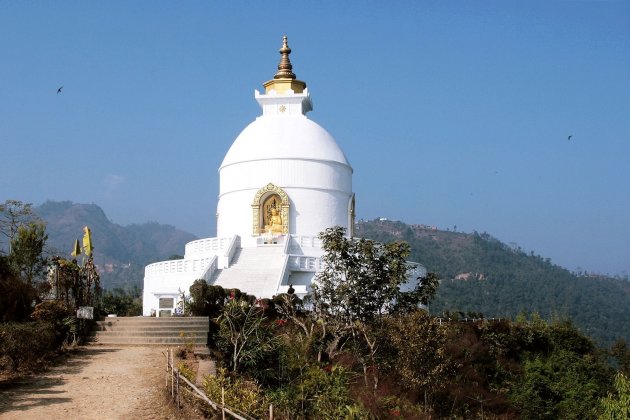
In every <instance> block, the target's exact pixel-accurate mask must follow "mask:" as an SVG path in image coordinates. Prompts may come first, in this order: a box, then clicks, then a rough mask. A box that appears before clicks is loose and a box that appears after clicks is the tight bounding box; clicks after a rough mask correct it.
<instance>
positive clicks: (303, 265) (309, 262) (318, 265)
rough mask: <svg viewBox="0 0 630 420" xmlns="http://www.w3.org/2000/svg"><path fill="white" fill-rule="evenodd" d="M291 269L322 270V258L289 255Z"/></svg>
mask: <svg viewBox="0 0 630 420" xmlns="http://www.w3.org/2000/svg"><path fill="white" fill-rule="evenodd" d="M289 269H291V270H293V271H321V269H322V260H321V258H318V257H307V256H304V255H289Z"/></svg>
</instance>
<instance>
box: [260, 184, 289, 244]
mask: <svg viewBox="0 0 630 420" xmlns="http://www.w3.org/2000/svg"><path fill="white" fill-rule="evenodd" d="M289 207H290V204H289V196H288V195H287V193H286V192H284V190H283V189H282V188H280V187H278V186H276V185H274V184H272V183H269V184H267V185H265V186H264V187H262V188H261V189H260V190H258V192H257V193H256V196H255V197H254V201H253V203H252V216H253V220H252V221H253V223H252V235H254V236H258V235H286V234H288V233H289Z"/></svg>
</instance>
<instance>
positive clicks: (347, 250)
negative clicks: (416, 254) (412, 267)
mask: <svg viewBox="0 0 630 420" xmlns="http://www.w3.org/2000/svg"><path fill="white" fill-rule="evenodd" d="M319 237H320V239H321V241H322V247H323V249H324V252H325V254H324V256H323V258H322V260H323V266H324V267H323V269H322V271H321V272H319V273H318V274H317V276H316V278H315V282H314V283H313V285H312V288H313V293H312V301H313V304H314V307H315V313H316V315H317V317H318V318H319V322H320V325H321V328H322V330H323V331H322V336H323V337H325V338H326V337H327V336H329V338H328V341H327V345H326V352H327V353H328V356H329V357H330V358H333V357H334V356H335V355H336V353H337V351H339V350H341V349H342V348H343V347H344V346H345V345H348V346H349V348H350V349H351V350H352V351H353V353H354V355H355V356H356V357H357V359H358V360H359V362H360V363H361V365H362V366H363V376H364V381H365V384H366V386H367V385H368V371H371V372H372V373H373V374H372V380H373V386H374V388H375V389H376V387H377V385H378V372H377V370H375V369H371V368H370V367H371V366H375V364H376V357H377V352H378V349H379V343H378V335H377V334H375V326H376V324H378V320H379V319H380V318H381V317H382V315H383V314H384V313H388V312H393V311H394V310H395V309H396V305H397V302H401V304H399V305H398V306H399V308H401V305H402V302H404V305H405V306H406V307H416V306H417V304H418V300H415V301H414V298H415V299H419V298H420V296H421V295H422V293H423V291H422V286H421V283H419V285H418V287H416V289H415V290H414V291H413V292H412V293H403V292H401V285H403V284H404V283H405V282H406V281H407V273H408V272H409V264H408V263H407V260H406V257H407V256H408V255H409V252H410V251H409V245H408V244H407V243H406V242H404V241H396V242H390V243H387V244H381V243H379V242H375V241H371V240H367V239H359V240H353V239H350V238H347V237H346V236H345V229H343V228H341V227H338V226H337V227H333V228H329V229H326V230H325V231H324V232H322V233H321V234H320V235H319ZM425 290H426V289H425Z"/></svg>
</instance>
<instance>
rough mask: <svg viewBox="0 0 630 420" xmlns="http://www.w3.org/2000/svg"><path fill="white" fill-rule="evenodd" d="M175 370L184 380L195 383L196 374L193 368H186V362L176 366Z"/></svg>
mask: <svg viewBox="0 0 630 420" xmlns="http://www.w3.org/2000/svg"><path fill="white" fill-rule="evenodd" d="M177 370H179V373H180V375H182V376H183V377H184V378H186V379H188V380H189V381H190V382H195V377H196V376H197V374H196V373H195V371H194V369H193V368H191V367H190V366H188V364H187V363H186V362H184V361H182V362H179V363H178V364H177Z"/></svg>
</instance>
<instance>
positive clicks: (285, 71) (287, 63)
mask: <svg viewBox="0 0 630 420" xmlns="http://www.w3.org/2000/svg"><path fill="white" fill-rule="evenodd" d="M279 52H280V55H281V56H282V57H281V58H280V63H279V64H278V72H277V73H276V75H275V76H273V78H274V79H295V73H293V72H292V71H291V70H293V66H292V65H291V60H290V59H289V54H291V48H289V44H288V43H287V36H286V35H285V36H283V37H282V48H280V50H279Z"/></svg>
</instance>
